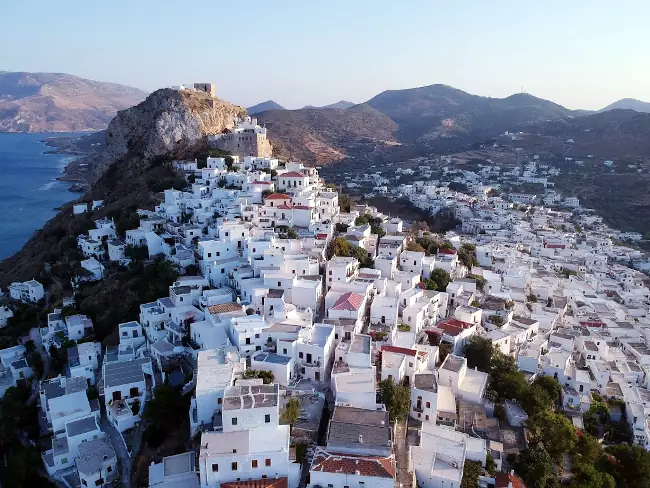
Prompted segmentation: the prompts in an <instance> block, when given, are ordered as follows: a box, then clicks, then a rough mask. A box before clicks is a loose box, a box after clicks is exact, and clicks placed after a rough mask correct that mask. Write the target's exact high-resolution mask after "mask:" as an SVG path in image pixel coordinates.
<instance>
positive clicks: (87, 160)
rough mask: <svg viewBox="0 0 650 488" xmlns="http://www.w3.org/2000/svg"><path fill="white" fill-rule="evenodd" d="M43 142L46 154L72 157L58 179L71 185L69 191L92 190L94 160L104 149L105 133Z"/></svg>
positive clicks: (54, 137)
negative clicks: (94, 156)
mask: <svg viewBox="0 0 650 488" xmlns="http://www.w3.org/2000/svg"><path fill="white" fill-rule="evenodd" d="M41 142H42V143H43V144H44V145H45V146H46V147H48V148H50V149H48V150H46V151H44V152H43V153H44V154H62V155H69V156H72V159H70V160H69V161H68V162H67V163H66V165H65V166H64V168H63V170H62V172H61V175H60V176H58V177H57V178H56V179H57V180H59V181H64V182H67V183H71V186H70V188H69V191H71V192H75V193H81V192H85V191H87V190H88V189H90V182H91V177H92V164H91V163H92V158H91V157H90V156H93V155H95V154H97V153H99V152H100V151H101V149H103V142H104V131H99V132H94V133H88V134H81V135H75V136H52V137H47V138H45V139H43V140H41Z"/></svg>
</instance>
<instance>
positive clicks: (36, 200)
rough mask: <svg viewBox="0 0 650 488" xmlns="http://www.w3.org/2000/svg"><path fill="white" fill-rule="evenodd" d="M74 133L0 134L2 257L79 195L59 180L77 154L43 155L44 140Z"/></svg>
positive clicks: (0, 254)
mask: <svg viewBox="0 0 650 488" xmlns="http://www.w3.org/2000/svg"><path fill="white" fill-rule="evenodd" d="M63 135H75V134H12V133H0V260H2V259H4V258H6V257H8V256H11V255H12V254H14V253H15V252H17V251H19V250H20V248H21V247H22V246H23V245H24V244H25V242H27V241H28V240H29V238H30V237H31V236H32V234H33V233H34V231H36V230H37V229H40V228H41V227H43V225H44V224H45V223H46V222H47V221H48V220H49V219H51V218H52V217H53V216H54V215H56V210H55V209H56V208H57V207H59V206H60V205H62V204H64V203H66V202H69V201H70V200H74V199H75V198H78V196H77V195H75V194H74V193H72V192H70V191H68V188H69V187H70V184H69V183H65V182H60V181H57V180H56V178H57V176H60V175H61V173H62V171H63V169H64V168H65V166H66V164H67V163H68V162H69V161H71V160H72V159H74V156H67V155H64V154H44V152H45V151H47V150H48V149H50V148H48V147H47V146H45V144H43V142H42V141H43V140H45V139H47V138H48V137H53V136H63Z"/></svg>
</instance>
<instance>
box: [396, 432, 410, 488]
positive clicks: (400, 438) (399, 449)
mask: <svg viewBox="0 0 650 488" xmlns="http://www.w3.org/2000/svg"><path fill="white" fill-rule="evenodd" d="M406 422H407V421H406V420H401V421H397V422H395V439H394V442H395V464H396V466H397V473H396V476H395V486H396V487H403V488H411V486H412V484H413V476H411V474H410V473H409V471H408V467H409V448H408V444H407V442H406V432H407V425H406Z"/></svg>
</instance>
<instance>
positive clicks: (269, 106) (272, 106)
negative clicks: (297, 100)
mask: <svg viewBox="0 0 650 488" xmlns="http://www.w3.org/2000/svg"><path fill="white" fill-rule="evenodd" d="M355 105H356V103H353V102H348V101H346V100H340V101H338V102H336V103H330V104H329V105H323V106H321V107H316V106H315V105H305V106H304V107H302V108H303V109H310V108H339V109H346V108H350V107H354V106H355ZM246 110H247V111H248V115H257V114H259V113H262V112H266V111H267V110H287V109H286V108H284V107H283V106H282V105H280V104H279V103H278V102H276V101H274V100H267V101H266V102H260V103H258V104H256V105H253V106H252V107H248V108H247V109H246Z"/></svg>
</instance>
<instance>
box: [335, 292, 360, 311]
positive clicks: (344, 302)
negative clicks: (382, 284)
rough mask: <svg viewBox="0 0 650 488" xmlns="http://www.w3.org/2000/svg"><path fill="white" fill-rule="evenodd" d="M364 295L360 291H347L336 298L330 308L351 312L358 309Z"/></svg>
mask: <svg viewBox="0 0 650 488" xmlns="http://www.w3.org/2000/svg"><path fill="white" fill-rule="evenodd" d="M363 298H364V295H361V294H360V293H354V292H351V291H349V292H347V293H344V294H343V295H341V296H340V297H339V299H338V300H336V303H334V306H333V307H332V310H349V311H351V312H353V311H356V310H359V308H360V307H361V304H362V303H363Z"/></svg>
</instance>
